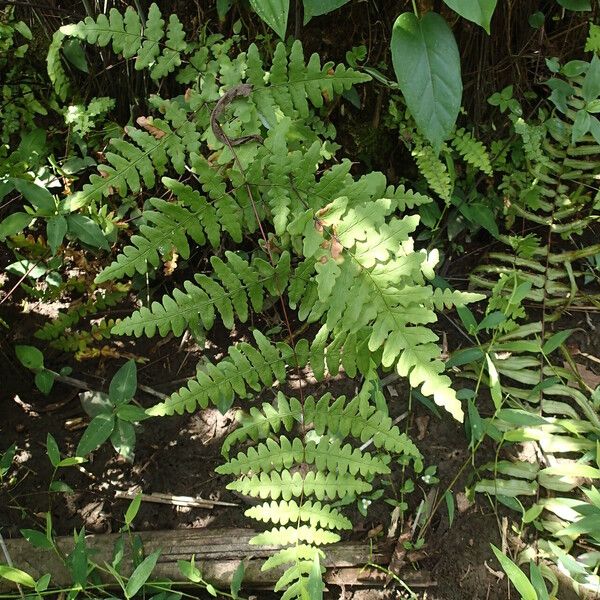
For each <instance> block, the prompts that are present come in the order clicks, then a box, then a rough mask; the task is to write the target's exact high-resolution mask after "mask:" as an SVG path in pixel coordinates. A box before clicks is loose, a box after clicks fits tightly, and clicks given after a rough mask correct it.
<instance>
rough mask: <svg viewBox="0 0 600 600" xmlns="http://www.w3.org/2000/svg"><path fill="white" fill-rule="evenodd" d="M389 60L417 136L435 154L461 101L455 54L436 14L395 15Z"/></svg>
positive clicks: (450, 37)
mask: <svg viewBox="0 0 600 600" xmlns="http://www.w3.org/2000/svg"><path fill="white" fill-rule="evenodd" d="M391 50H392V61H393V64H394V71H395V73H396V78H397V79H398V84H399V85H400V89H401V90H402V94H403V95H404V98H405V100H406V104H407V106H408V109H409V110H410V112H411V114H412V115H413V117H414V119H415V121H416V123H417V126H418V127H419V129H420V130H421V132H422V133H423V135H424V136H425V137H426V138H427V139H428V140H429V141H430V142H431V145H432V146H433V148H434V149H435V151H436V152H439V150H440V148H441V145H442V142H443V141H444V140H445V139H446V138H447V137H448V135H449V134H450V133H451V131H452V129H453V127H454V124H455V122H456V118H457V116H458V111H459V110H460V104H461V99H462V81H461V72H460V55H459V53H458V47H457V46H456V40H455V39H454V35H453V33H452V31H451V29H450V27H449V26H448V24H447V23H446V21H445V20H444V18H443V17H442V16H440V15H439V14H437V13H435V12H428V13H427V14H425V15H424V16H423V17H422V18H420V19H419V18H417V17H416V16H415V15H414V14H413V13H404V14H402V15H400V16H399V17H398V18H397V19H396V22H395V23H394V28H393V31H392V44H391Z"/></svg>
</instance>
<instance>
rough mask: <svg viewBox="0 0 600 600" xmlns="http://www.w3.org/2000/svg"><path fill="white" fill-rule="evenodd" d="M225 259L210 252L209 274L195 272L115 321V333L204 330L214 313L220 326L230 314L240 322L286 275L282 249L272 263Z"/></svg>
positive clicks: (229, 254) (227, 254)
mask: <svg viewBox="0 0 600 600" xmlns="http://www.w3.org/2000/svg"><path fill="white" fill-rule="evenodd" d="M225 257H226V258H227V262H224V261H223V260H221V259H220V258H218V257H217V256H213V257H211V259H210V262H211V264H212V266H213V268H214V272H213V275H212V277H208V276H206V275H200V274H198V275H196V276H195V280H196V283H193V282H191V281H186V282H185V283H184V284H183V287H184V290H177V289H176V290H174V292H173V293H172V295H164V296H163V298H162V301H161V302H153V303H152V305H151V306H150V307H149V308H148V307H142V308H140V309H139V310H137V311H135V312H134V313H133V314H132V315H130V316H129V317H126V318H125V319H123V320H122V321H120V322H119V323H118V324H117V325H116V326H115V328H114V331H113V333H114V334H116V335H132V334H133V335H135V336H136V337H140V336H141V335H146V336H148V337H152V336H154V335H155V334H156V332H157V331H158V333H159V334H160V335H161V336H163V337H164V336H165V335H167V333H169V332H173V333H174V334H175V335H176V336H179V335H181V334H182V333H183V332H184V331H185V329H187V328H188V327H190V328H191V329H192V330H194V331H199V330H202V329H203V330H209V329H211V328H212V326H213V324H214V320H215V313H216V312H218V314H219V316H220V317H221V319H222V320H223V324H224V325H225V326H226V327H228V328H230V329H231V328H233V326H234V324H235V321H234V318H233V315H234V312H235V314H236V316H237V318H238V319H239V320H240V321H241V322H243V323H244V322H246V321H247V320H248V317H249V314H250V313H249V309H250V306H251V307H252V308H253V309H254V310H255V311H257V312H260V311H261V310H262V307H263V303H264V301H265V298H266V297H267V296H275V295H278V293H279V292H277V291H276V290H279V287H278V286H279V285H283V283H281V282H285V281H286V279H287V278H288V274H289V269H290V264H289V261H290V256H289V254H288V253H287V252H284V253H283V254H282V255H281V257H280V259H279V262H278V263H277V265H276V266H275V267H272V266H271V264H270V263H268V262H266V261H264V260H262V259H261V258H258V257H256V258H254V260H253V261H252V263H248V262H247V261H245V260H244V259H243V258H241V257H240V256H238V255H237V254H235V253H233V252H229V251H227V252H225Z"/></svg>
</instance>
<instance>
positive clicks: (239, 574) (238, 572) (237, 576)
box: [230, 560, 246, 598]
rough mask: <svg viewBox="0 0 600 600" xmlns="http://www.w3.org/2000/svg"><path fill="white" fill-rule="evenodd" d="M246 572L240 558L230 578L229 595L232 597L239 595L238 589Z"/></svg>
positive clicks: (240, 587)
mask: <svg viewBox="0 0 600 600" xmlns="http://www.w3.org/2000/svg"><path fill="white" fill-rule="evenodd" d="M245 573H246V565H245V564H244V561H243V560H241V561H240V563H239V565H238V566H237V567H236V569H235V571H234V573H233V577H232V578H231V586H230V590H231V595H232V596H233V597H234V598H238V597H239V593H240V590H241V589H242V582H243V581H244V575H245Z"/></svg>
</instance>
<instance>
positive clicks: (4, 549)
mask: <svg viewBox="0 0 600 600" xmlns="http://www.w3.org/2000/svg"><path fill="white" fill-rule="evenodd" d="M0 548H2V553H3V554H4V558H5V559H6V564H7V565H8V566H9V567H12V566H13V561H12V558H11V557H10V554H9V553H8V548H7V547H6V544H5V543H4V538H3V537H2V533H0ZM17 589H18V590H19V595H20V596H21V598H23V600H24V599H25V594H23V590H22V589H21V586H20V585H19V584H18V583H17Z"/></svg>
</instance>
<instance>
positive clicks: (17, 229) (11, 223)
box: [0, 212, 33, 242]
mask: <svg viewBox="0 0 600 600" xmlns="http://www.w3.org/2000/svg"><path fill="white" fill-rule="evenodd" d="M31 221H33V216H32V215H29V214H27V213H24V212H16V213H12V215H8V217H6V219H4V220H3V221H1V222H0V242H3V241H4V240H5V239H6V238H7V237H10V236H11V235H16V234H17V233H21V231H23V229H25V227H27V226H28V225H29V223H31Z"/></svg>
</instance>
